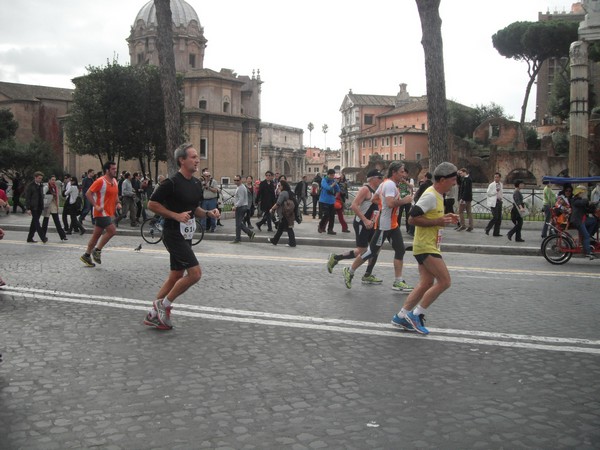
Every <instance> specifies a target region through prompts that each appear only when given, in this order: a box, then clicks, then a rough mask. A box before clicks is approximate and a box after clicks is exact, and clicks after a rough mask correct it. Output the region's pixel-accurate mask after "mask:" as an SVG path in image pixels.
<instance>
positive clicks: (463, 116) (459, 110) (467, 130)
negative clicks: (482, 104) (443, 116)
mask: <svg viewBox="0 0 600 450" xmlns="http://www.w3.org/2000/svg"><path fill="white" fill-rule="evenodd" d="M447 104H448V129H449V130H450V132H451V133H452V134H454V135H455V136H458V137H461V138H466V137H469V136H472V134H473V131H474V130H475V128H476V127H477V125H478V124H476V123H475V120H474V112H473V110H472V109H471V108H466V107H464V106H462V105H460V104H458V103H455V102H451V101H449V102H447Z"/></svg>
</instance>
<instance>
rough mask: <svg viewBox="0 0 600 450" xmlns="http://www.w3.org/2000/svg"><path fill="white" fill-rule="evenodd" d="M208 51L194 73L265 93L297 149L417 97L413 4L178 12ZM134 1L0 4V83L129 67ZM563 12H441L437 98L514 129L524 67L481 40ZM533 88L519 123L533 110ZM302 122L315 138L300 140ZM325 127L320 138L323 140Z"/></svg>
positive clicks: (478, 7) (330, 143) (554, 2)
mask: <svg viewBox="0 0 600 450" xmlns="http://www.w3.org/2000/svg"><path fill="white" fill-rule="evenodd" d="M187 1H188V3H189V4H190V5H191V6H192V7H193V8H194V9H195V10H196V12H197V13H198V16H199V18H200V22H201V25H202V26H203V27H204V35H205V37H206V38H207V39H208V46H207V48H206V56H205V59H204V66H205V67H207V68H210V69H213V70H217V71H218V70H220V69H221V68H229V69H233V70H234V71H235V72H237V73H238V74H243V75H251V74H252V70H256V69H258V70H260V74H261V78H262V80H263V82H264V84H263V91H262V120H264V121H266V122H273V123H278V124H282V125H287V126H292V127H297V128H301V129H304V131H305V135H304V144H305V145H309V144H312V145H313V146H318V147H325V146H327V147H331V148H332V149H338V148H339V147H340V144H339V137H338V135H339V131H340V128H341V114H340V112H339V108H340V106H341V104H342V101H343V99H344V96H345V95H346V94H347V93H348V91H349V89H352V91H353V92H354V93H355V94H378V95H395V94H396V93H397V92H398V89H399V87H398V86H399V84H400V83H406V84H407V85H408V92H409V93H410V95H413V96H418V95H425V94H426V87H425V68H424V62H423V61H424V59H423V48H422V46H421V25H420V20H419V15H418V12H417V7H416V4H415V1H414V0H393V1H391V0H387V1H384V0H374V1H373V2H372V3H370V2H364V0H363V1H359V0H346V1H344V2H333V1H322V0H320V1H317V0H304V1H303V2H282V1H281V0H256V1H254V2H249V1H247V0H229V1H219V2H214V1H213V2H208V1H201V0H187ZM145 3H146V2H145V1H144V0H139V1H138V0H100V1H92V0H58V1H55V2H49V1H48V0H16V1H15V0H0V81H8V82H15V83H25V84H38V85H45V86H56V87H64V88H72V87H73V85H72V83H71V79H72V78H73V77H76V76H79V75H84V74H85V73H86V67H87V66H90V65H91V66H103V65H106V62H107V60H112V59H113V58H116V59H117V60H118V62H119V63H121V64H127V63H129V52H128V48H127V42H126V41H125V39H126V38H127V37H128V35H129V32H130V28H131V26H132V25H133V21H134V19H135V17H136V15H137V13H138V11H139V10H140V9H141V7H142V6H143V5H144V4H145ZM572 3H573V2H572V1H569V0H504V1H502V2H494V1H484V0H442V2H441V7H440V15H441V17H442V35H443V39H444V60H445V71H446V95H447V97H448V99H451V100H455V101H457V102H460V103H462V104H465V105H468V106H475V105H481V104H489V103H491V102H495V103H497V104H499V105H501V106H502V107H504V109H505V111H506V112H507V114H509V115H512V116H513V117H514V118H515V119H517V120H518V118H519V116H520V109H521V104H522V102H523V97H524V93H525V87H526V84H527V80H528V77H527V65H526V63H524V62H517V61H513V60H509V59H506V58H504V57H502V56H500V55H499V54H498V52H497V51H496V50H495V49H494V47H493V46H492V41H491V36H492V35H493V34H494V33H495V32H497V31H498V30H500V29H502V28H504V27H506V26H507V25H509V24H511V23H513V22H516V21H537V19H538V12H544V13H545V12H547V11H550V12H554V11H561V12H562V11H570V10H571V5H572ZM534 99H535V88H534V91H533V92H532V95H531V100H530V102H529V105H528V112H527V119H528V120H531V119H532V118H533V116H534V110H535V100H534ZM309 122H312V123H313V124H314V126H315V129H314V130H313V132H312V133H311V134H309V132H308V130H307V129H306V127H307V125H308V123H309ZM323 124H327V125H328V127H329V132H328V133H327V134H326V135H325V134H324V133H323V132H322V131H321V130H322V126H323Z"/></svg>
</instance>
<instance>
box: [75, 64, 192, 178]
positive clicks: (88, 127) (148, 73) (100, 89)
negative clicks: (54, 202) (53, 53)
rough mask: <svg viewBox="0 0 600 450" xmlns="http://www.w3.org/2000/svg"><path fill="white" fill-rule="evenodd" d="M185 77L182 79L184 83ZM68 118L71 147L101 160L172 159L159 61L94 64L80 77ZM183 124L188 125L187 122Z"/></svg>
mask: <svg viewBox="0 0 600 450" xmlns="http://www.w3.org/2000/svg"><path fill="white" fill-rule="evenodd" d="M181 81H182V80H181V79H179V82H180V84H181ZM74 83H75V93H74V95H73V105H72V108H71V111H70V115H69V118H68V120H67V127H66V132H67V137H68V141H69V146H70V148H71V149H72V150H73V151H74V152H76V153H78V154H80V155H93V156H96V157H97V158H98V159H99V160H100V162H101V163H102V162H103V159H104V160H113V161H116V160H117V159H119V158H122V159H125V160H129V159H135V158H137V159H139V160H140V163H141V169H142V171H144V168H145V163H146V162H147V163H148V165H150V162H151V161H152V160H159V161H166V152H165V141H166V134H165V120H164V107H163V101H162V93H161V87H160V77H159V70H158V68H157V67H155V66H150V65H143V66H120V65H119V64H117V63H116V62H115V61H113V62H112V63H108V64H107V66H106V67H88V74H87V75H85V76H82V77H79V78H76V79H75V80H74ZM181 128H182V129H183V124H181Z"/></svg>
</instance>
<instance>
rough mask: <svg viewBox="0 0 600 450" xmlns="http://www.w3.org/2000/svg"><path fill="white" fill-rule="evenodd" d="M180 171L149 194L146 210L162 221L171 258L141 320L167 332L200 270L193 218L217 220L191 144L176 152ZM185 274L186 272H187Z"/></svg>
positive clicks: (199, 274) (164, 236)
mask: <svg viewBox="0 0 600 450" xmlns="http://www.w3.org/2000/svg"><path fill="white" fill-rule="evenodd" d="M175 160H176V161H177V165H178V166H179V171H178V172H177V173H176V174H175V175H174V176H172V177H171V178H169V179H167V180H165V181H163V182H162V183H161V184H160V185H159V186H158V188H157V189H156V191H155V192H154V193H153V194H152V197H151V198H150V201H149V202H148V209H149V210H150V211H152V212H153V213H155V214H158V215H160V216H162V217H164V218H165V224H164V228H163V243H164V244H165V247H166V248H167V251H168V252H169V255H170V262H171V271H170V272H169V276H168V277H167V279H166V280H165V282H164V283H163V285H162V286H161V288H160V289H159V291H158V294H157V295H156V300H154V302H153V304H152V309H151V310H150V312H149V313H148V315H147V316H146V318H145V319H144V323H145V324H146V325H148V326H151V327H155V328H157V329H159V330H170V329H171V328H173V325H172V324H171V308H172V303H173V302H174V301H175V300H176V299H177V297H179V296H180V295H181V294H183V293H184V292H185V291H187V290H188V289H189V288H190V287H191V286H193V285H194V284H196V283H197V282H198V281H200V278H201V277H202V270H201V268H200V264H199V263H198V260H197V259H196V255H194V251H193V250H192V241H191V239H192V237H193V235H194V231H195V229H196V216H197V217H201V218H206V217H210V218H212V219H218V218H219V217H220V214H219V210H218V209H217V208H215V209H212V210H208V211H207V210H205V209H202V208H201V207H200V203H201V202H202V183H201V181H200V180H198V179H197V178H195V177H194V176H193V174H194V173H195V172H197V171H198V163H199V162H200V159H199V158H198V151H197V150H196V149H195V148H194V147H193V146H192V144H183V145H181V146H179V147H178V148H177V150H175ZM186 272H187V273H186Z"/></svg>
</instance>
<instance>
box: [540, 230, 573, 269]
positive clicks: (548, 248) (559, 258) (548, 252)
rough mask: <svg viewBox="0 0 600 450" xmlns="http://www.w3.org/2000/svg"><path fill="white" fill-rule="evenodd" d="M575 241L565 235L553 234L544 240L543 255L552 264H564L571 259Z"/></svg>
mask: <svg viewBox="0 0 600 450" xmlns="http://www.w3.org/2000/svg"><path fill="white" fill-rule="evenodd" d="M573 248H574V246H573V241H572V240H571V239H570V238H568V237H566V236H564V235H558V234H553V235H550V236H548V237H547V238H546V239H544V240H543V241H542V255H544V258H546V261H548V262H549V263H550V264H564V263H566V262H567V261H569V260H570V259H571V256H573V253H572V252H570V251H567V250H571V249H573Z"/></svg>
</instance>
